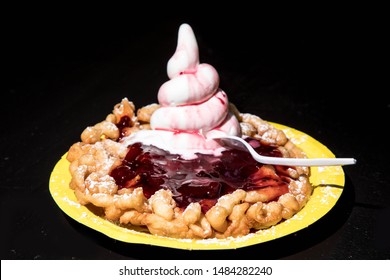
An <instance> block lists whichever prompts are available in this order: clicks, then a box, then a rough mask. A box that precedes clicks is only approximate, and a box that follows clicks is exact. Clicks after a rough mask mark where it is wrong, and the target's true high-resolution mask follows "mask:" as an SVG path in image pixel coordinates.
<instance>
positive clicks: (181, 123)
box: [123, 24, 241, 158]
mask: <svg viewBox="0 0 390 280" xmlns="http://www.w3.org/2000/svg"><path fill="white" fill-rule="evenodd" d="M167 72H168V77H169V78H170V80H168V81H167V82H166V83H164V84H163V85H162V86H161V87H160V89H159V91H158V101H159V104H160V105H161V107H160V108H159V109H157V110H156V111H155V112H154V113H153V115H152V117H151V120H150V125H151V128H152V129H151V130H141V131H139V132H136V133H133V134H132V135H130V136H128V137H126V138H124V139H123V142H124V144H126V145H129V144H132V143H135V142H142V143H143V144H145V145H154V146H157V147H159V148H161V149H164V150H167V151H169V152H171V153H176V154H180V155H182V157H184V158H192V157H195V156H196V153H203V154H215V155H218V154H219V153H220V152H221V151H222V150H223V149H224V148H223V147H222V146H221V145H219V143H218V142H216V141H214V140H212V139H211V137H212V136H213V135H215V134H221V133H223V134H226V135H236V136H238V135H241V130H240V124H239V122H238V120H237V119H236V117H235V116H234V115H233V114H232V113H231V112H230V111H229V101H228V97H227V95H226V93H225V92H224V91H223V90H222V89H220V88H219V75H218V73H217V71H216V70H215V68H214V67H213V66H211V65H209V64H206V63H200V62H199V50H198V44H197V41H196V38H195V35H194V33H193V30H192V28H191V27H190V26H189V25H188V24H182V25H181V26H180V28H179V34H178V41H177V48H176V52H175V54H174V55H173V56H172V57H171V59H170V60H169V61H168V65H167Z"/></svg>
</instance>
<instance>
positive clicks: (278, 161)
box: [211, 135, 356, 166]
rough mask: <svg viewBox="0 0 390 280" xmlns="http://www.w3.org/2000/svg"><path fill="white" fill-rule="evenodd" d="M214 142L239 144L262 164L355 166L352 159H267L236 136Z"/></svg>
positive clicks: (215, 138)
mask: <svg viewBox="0 0 390 280" xmlns="http://www.w3.org/2000/svg"><path fill="white" fill-rule="evenodd" d="M211 138H212V139H214V140H218V139H220V140H222V142H223V143H225V144H227V145H228V146H233V147H237V146H238V145H240V144H239V143H241V144H242V145H244V146H245V148H246V149H247V150H248V151H249V153H250V154H251V155H252V157H253V158H254V159H255V160H256V161H258V162H260V163H263V164H274V165H288V166H331V165H349V164H355V163H356V159H354V158H282V157H268V156H262V155H260V154H258V153H257V152H256V151H255V150H254V149H253V148H252V146H251V145H250V144H249V143H248V142H246V141H245V140H244V139H242V138H241V137H237V136H227V135H224V136H213V137H211Z"/></svg>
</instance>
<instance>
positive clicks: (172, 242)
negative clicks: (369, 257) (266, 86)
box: [49, 123, 345, 250]
mask: <svg viewBox="0 0 390 280" xmlns="http://www.w3.org/2000/svg"><path fill="white" fill-rule="evenodd" d="M272 124H273V125H274V126H275V127H277V128H279V129H282V130H283V131H284V132H285V133H286V135H287V137H289V138H290V139H291V140H292V142H293V143H294V144H296V145H297V146H298V147H300V148H301V149H302V150H303V151H304V152H305V153H306V154H307V156H308V157H309V158H316V157H318V158H320V157H335V156H334V154H333V153H332V152H331V151H330V150H329V149H328V148H327V147H326V146H324V145H323V144H321V143H320V142H318V141H317V140H315V139H314V138H312V137H310V136H309V135H307V134H305V133H303V132H301V131H298V130H296V129H293V128H290V127H287V126H284V125H280V124H276V123H272ZM68 168H69V162H68V161H67V160H66V154H64V155H63V156H62V158H61V159H60V160H59V161H58V162H57V164H56V165H55V167H54V169H53V171H52V173H51V176H50V182H49V188H50V193H51V195H52V197H53V199H54V201H55V202H56V203H57V205H58V206H59V207H60V208H61V209H62V211H64V212H65V213H66V214H67V215H68V216H70V217H71V218H73V219H75V220H76V221H78V222H79V223H81V224H83V225H85V226H87V227H90V228H92V229H94V230H97V231H99V232H101V233H103V234H105V235H107V236H109V237H111V238H114V239H116V240H120V241H123V242H127V243H138V244H148V245H156V246H162V247H169V248H177V249H187V250H216V249H235V248H240V247H245V246H250V245H254V244H259V243H263V242H267V241H271V240H274V239H277V238H280V237H283V236H286V235H289V234H291V233H294V232H297V231H299V230H301V229H304V228H306V227H308V226H309V225H311V224H313V223H315V222H316V221H318V220H319V219H320V218H321V217H323V216H324V215H325V214H326V213H328V212H329V211H330V210H331V209H332V208H333V206H334V205H335V204H336V202H337V200H338V199H339V197H340V196H341V193H342V192H343V187H344V181H345V178H344V172H343V169H342V167H340V166H329V167H311V176H310V181H311V183H312V184H313V185H314V186H315V188H314V191H313V195H312V197H311V198H310V200H309V202H308V203H307V204H306V206H305V207H304V208H303V209H302V210H301V211H300V212H298V213H297V214H296V215H295V216H293V217H292V218H291V219H289V220H287V221H284V222H281V223H279V224H277V225H275V226H273V227H271V228H269V229H265V230H260V231H258V232H256V233H251V234H249V235H247V236H245V237H239V238H227V239H207V240H192V239H175V238H169V237H161V236H154V235H151V234H149V233H144V232H138V231H135V230H131V229H127V228H124V227H120V226H118V225H115V224H113V223H111V222H109V221H107V220H105V219H104V218H102V217H100V216H97V215H96V214H94V213H93V212H91V211H90V210H89V209H88V208H87V207H85V206H82V205H80V204H79V203H78V201H77V199H76V197H75V195H74V193H73V190H72V189H70V188H69V182H70V179H71V176H70V173H69V171H68Z"/></svg>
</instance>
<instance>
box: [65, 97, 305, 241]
mask: <svg viewBox="0 0 390 280" xmlns="http://www.w3.org/2000/svg"><path fill="white" fill-rule="evenodd" d="M158 107H159V105H157V104H151V105H148V106H145V107H143V108H140V109H138V110H137V113H135V112H136V109H135V106H134V104H133V103H132V102H130V101H128V99H127V98H124V99H123V100H122V101H121V102H120V103H119V104H117V105H115V106H114V109H113V112H112V113H111V114H109V115H108V116H107V117H106V119H105V120H104V121H102V122H100V123H98V124H96V125H94V126H91V127H87V128H86V129H85V130H84V131H83V132H82V134H81V142H78V143H75V144H73V145H72V146H71V147H70V149H69V151H68V154H67V159H68V161H69V162H70V163H71V164H70V167H69V171H70V173H71V176H72V179H71V182H70V188H72V189H73V190H74V191H75V195H76V197H77V199H78V200H79V202H80V204H82V205H88V204H92V205H94V206H96V207H100V208H102V209H103V210H104V216H105V218H106V219H108V220H110V221H112V222H115V223H118V224H120V225H122V226H137V227H139V226H141V227H144V228H146V229H147V230H148V231H149V232H150V233H151V234H155V235H161V236H169V237H174V238H197V239H206V238H214V237H216V238H226V237H230V236H233V237H237V236H243V235H246V234H248V233H249V232H251V231H252V230H260V229H264V228H268V227H271V226H273V225H276V224H277V223H279V222H280V221H282V220H285V219H289V218H291V217H292V216H293V215H294V214H296V213H297V212H299V211H300V210H301V209H302V208H303V207H304V206H305V204H306V203H307V201H308V199H309V198H310V195H311V193H312V186H311V184H310V182H309V179H308V177H309V171H310V170H309V168H307V167H299V168H298V167H297V168H288V169H287V173H288V174H289V176H290V178H291V181H290V183H289V192H288V193H286V194H284V195H281V196H280V197H279V198H278V199H277V200H276V201H271V202H267V201H269V197H268V194H267V193H266V192H263V191H262V190H261V189H259V190H254V191H244V190H240V189H239V190H236V191H235V192H233V193H231V194H227V195H224V196H222V197H220V198H219V199H218V201H217V203H216V204H215V205H214V206H213V207H211V208H210V209H209V210H208V211H207V212H206V213H205V214H204V213H202V210H201V207H200V204H199V203H191V204H189V205H188V206H187V207H186V208H185V209H181V208H179V207H177V205H176V202H175V200H174V199H173V198H172V193H171V192H170V191H169V190H163V189H161V190H159V191H157V192H156V193H155V194H153V195H152V196H151V197H150V198H149V199H147V198H146V197H145V195H144V193H143V189H142V187H139V185H137V187H135V186H136V184H137V177H136V178H134V179H133V180H134V181H130V182H129V183H128V186H127V188H124V189H118V186H117V185H116V184H115V181H114V179H113V178H112V177H111V176H110V175H109V174H110V172H111V170H113V169H114V168H115V167H116V166H118V165H119V164H120V163H121V161H122V159H123V158H124V157H125V156H126V152H127V149H126V148H125V147H123V145H121V144H119V143H118V142H117V140H118V139H119V137H120V135H119V133H120V132H119V129H118V128H117V126H116V124H117V123H118V122H119V121H120V120H121V118H122V117H123V116H127V117H128V118H129V120H130V126H131V127H130V128H128V129H127V130H126V131H125V133H126V135H129V134H131V133H132V132H133V131H137V130H140V129H150V126H149V121H150V117H151V115H152V114H153V112H154V111H155V110H156V109H157V108H158ZM230 110H231V111H232V112H233V114H234V115H235V116H236V117H237V118H238V120H239V121H240V125H241V129H242V132H243V134H244V135H248V136H251V137H254V138H256V139H258V140H259V141H260V142H262V143H266V144H272V145H277V146H278V147H279V150H280V151H281V153H282V155H283V156H284V157H305V154H304V153H303V151H302V150H300V149H299V148H298V147H297V146H295V145H294V144H293V143H292V142H291V141H290V140H289V139H288V138H287V137H286V135H285V134H284V132H283V131H282V130H279V129H277V128H275V127H274V126H272V125H271V124H270V123H268V122H266V121H264V120H262V119H261V118H259V117H257V116H254V115H251V114H247V113H245V114H243V113H240V112H239V111H238V110H237V108H236V107H235V106H234V105H233V104H230ZM262 168H264V169H265V172H275V171H274V167H273V166H269V165H264V166H263V167H262ZM138 179H139V178H138ZM132 186H134V187H132Z"/></svg>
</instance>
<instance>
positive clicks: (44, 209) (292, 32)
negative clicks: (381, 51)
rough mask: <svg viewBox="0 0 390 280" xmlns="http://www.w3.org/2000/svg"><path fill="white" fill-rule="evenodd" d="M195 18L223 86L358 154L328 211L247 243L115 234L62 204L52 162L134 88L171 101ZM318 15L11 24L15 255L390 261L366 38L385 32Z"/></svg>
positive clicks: (145, 96) (243, 101)
mask: <svg viewBox="0 0 390 280" xmlns="http://www.w3.org/2000/svg"><path fill="white" fill-rule="evenodd" d="M182 22H188V23H190V24H191V26H192V27H193V29H194V31H195V34H196V36H197V38H198V43H199V49H200V59H201V62H207V63H210V64H212V65H213V66H214V67H215V68H216V69H217V71H218V72H219V74H220V79H221V83H220V86H221V88H222V89H223V90H224V91H225V92H226V93H227V94H228V96H229V98H230V101H232V102H233V103H235V105H236V106H237V108H238V109H239V110H240V111H241V112H249V113H253V114H256V115H258V116H260V117H262V118H263V119H265V120H269V121H273V122H277V123H281V124H284V125H287V126H290V127H293V128H296V129H298V130H300V131H303V132H305V133H307V134H309V135H310V136H312V137H314V138H315V139H317V140H318V141H320V142H321V143H323V144H324V145H326V146H327V147H328V148H329V149H330V150H331V151H332V152H333V153H335V155H336V156H338V157H355V158H356V159H357V161H358V163H357V164H356V165H354V166H346V167H344V171H345V174H346V184H345V189H344V192H343V194H342V196H341V198H340V200H339V201H338V203H337V204H336V206H335V207H334V208H333V209H332V210H331V211H330V212H329V213H328V214H327V215H326V216H325V217H323V218H322V219H321V220H319V221H318V222H316V223H314V224H312V225H311V226H309V227H308V228H306V229H303V230H301V231H299V232H297V233H295V234H292V235H289V236H286V237H283V238H280V239H277V240H274V241H270V242H266V243H263V244H259V245H255V246H250V247H245V248H241V249H236V250H234V251H230V250H229V251H228V252H227V251H185V250H176V249H168V248H161V247H157V246H149V245H134V244H127V243H123V242H119V241H116V240H113V239H110V238H108V237H106V236H104V235H102V234H100V233H98V232H96V231H94V230H91V229H89V228H86V227H85V226H82V225H80V224H79V223H77V222H75V221H73V220H72V219H70V218H68V217H67V216H66V215H65V214H63V213H62V212H61V210H60V209H59V208H58V207H57V205H56V204H55V203H54V201H53V199H52V198H51V196H50V194H49V191H48V182H49V176H50V173H51V171H52V169H53V168H54V165H55V163H56V162H57V161H58V160H59V159H60V157H61V156H62V155H63V154H64V153H65V152H66V151H67V150H68V148H69V146H70V145H71V144H72V143H74V142H76V141H79V137H80V133H81V132H82V130H83V129H84V128H85V127H86V126H88V125H92V124H95V123H97V122H100V121H101V120H103V119H104V118H105V116H106V115H107V114H108V113H110V112H111V110H112V107H113V106H114V105H115V104H116V103H118V102H120V100H121V99H122V98H123V97H128V98H129V99H130V100H132V101H133V102H134V103H135V105H136V106H137V107H141V106H144V105H146V104H150V103H153V102H156V101H157V91H158V88H159V87H160V85H161V84H162V83H163V82H165V81H166V80H167V79H168V78H167V75H166V72H165V71H166V70H165V69H166V63H167V61H168V59H169V58H170V57H171V55H172V54H173V52H174V50H175V48H176V40H177V38H176V36H177V30H178V27H179V25H180V24H181V23H182ZM311 27H312V28H310V26H308V25H302V26H301V25H295V24H293V23H292V24H289V25H285V26H280V27H279V26H273V25H269V24H268V25H267V24H265V23H264V22H261V21H257V20H249V19H248V20H246V21H245V20H244V21H241V22H233V21H232V22H224V23H222V22H220V21H218V20H214V19H213V18H210V19H202V20H200V19H196V18H188V20H187V19H186V18H184V17H183V18H176V19H171V20H169V21H164V22H161V21H156V22H155V23H153V22H149V25H146V24H143V22H135V21H134V22H132V21H127V22H126V23H122V24H116V25H114V24H112V26H111V25H108V24H102V23H99V21H97V22H96V23H94V22H92V23H91V24H89V25H87V24H81V23H79V22H77V24H76V22H74V24H73V25H72V24H64V23H62V22H61V21H60V20H58V21H55V22H53V23H52V24H51V28H49V27H48V25H47V24H46V23H44V22H42V23H40V22H19V24H18V25H16V26H14V28H13V29H12V30H8V31H7V32H6V33H7V34H6V36H7V37H6V38H7V40H6V42H7V44H6V51H5V54H6V56H5V64H4V67H5V70H6V74H5V76H4V82H3V83H2V84H1V90H2V93H3V95H2V96H3V102H2V103H1V106H2V111H1V114H2V119H3V122H2V127H3V132H2V134H1V136H0V145H1V152H0V153H1V154H0V155H1V157H0V170H1V171H0V172H1V178H2V179H1V181H0V195H1V212H0V213H1V221H2V226H1V228H2V229H1V242H0V244H1V247H0V248H1V249H0V252H1V256H2V259H128V258H129V259H131V258H135V259H150V258H156V257H158V256H163V257H164V258H171V259H177V258H181V259H183V258H184V259H187V258H188V259H202V258H218V259H227V258H234V259H237V258H238V259H388V258H389V257H390V253H389V252H390V242H389V238H388V236H389V234H390V233H389V228H388V225H387V224H388V223H387V222H386V221H387V220H388V218H389V215H390V213H389V209H390V208H389V204H390V203H389V201H390V189H389V185H390V179H389V172H388V170H387V169H388V162H387V160H386V158H385V157H386V155H388V151H387V148H386V145H387V144H386V138H385V136H383V135H384V128H385V127H386V123H385V121H386V120H388V119H389V111H390V106H389V104H390V102H389V98H388V96H385V95H383V94H382V93H381V91H378V90H377V89H376V84H375V82H372V80H371V78H373V76H375V75H376V74H375V73H374V70H375V69H374V68H372V67H371V65H370V62H371V60H372V59H375V55H376V54H375V53H371V55H369V57H368V58H367V56H366V55H365V54H366V52H367V51H368V49H367V47H365V46H367V45H364V44H363V43H362V42H364V41H366V40H365V39H367V40H374V39H373V36H372V35H368V34H366V33H364V31H362V30H361V29H359V32H358V30H357V29H356V30H355V29H348V31H349V32H345V28H346V27H345V26H344V25H339V26H337V27H332V26H327V27H326V28H325V27H324V26H321V25H319V26H311ZM245 28H247V29H245ZM367 36H368V38H366V37H367ZM372 69H374V70H372ZM375 77H377V76H375ZM378 78H379V76H378ZM358 93H359V94H358ZM232 252H234V254H233V253H232Z"/></svg>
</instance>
